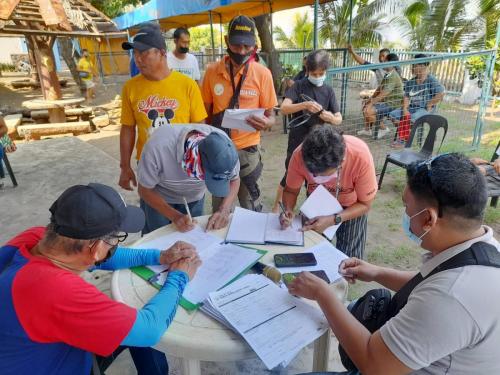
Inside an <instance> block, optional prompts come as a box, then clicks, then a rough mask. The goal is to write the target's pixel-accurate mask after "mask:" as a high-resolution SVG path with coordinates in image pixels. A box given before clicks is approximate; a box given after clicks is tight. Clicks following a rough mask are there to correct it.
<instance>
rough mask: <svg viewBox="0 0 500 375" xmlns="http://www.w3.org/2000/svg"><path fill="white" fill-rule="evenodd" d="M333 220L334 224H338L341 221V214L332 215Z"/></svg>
mask: <svg viewBox="0 0 500 375" xmlns="http://www.w3.org/2000/svg"><path fill="white" fill-rule="evenodd" d="M333 222H334V224H335V225H339V224H340V223H342V216H340V215H339V214H335V215H333Z"/></svg>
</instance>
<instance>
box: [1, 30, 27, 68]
mask: <svg viewBox="0 0 500 375" xmlns="http://www.w3.org/2000/svg"><path fill="white" fill-rule="evenodd" d="M26 51H27V50H26V44H25V42H24V38H20V37H12V38H10V37H0V63H5V64H12V60H11V58H10V55H11V54H20V53H26Z"/></svg>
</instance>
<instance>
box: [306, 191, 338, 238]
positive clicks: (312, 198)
mask: <svg viewBox="0 0 500 375" xmlns="http://www.w3.org/2000/svg"><path fill="white" fill-rule="evenodd" d="M342 210H343V208H342V206H341V205H340V203H339V201H338V200H337V198H335V197H334V196H333V195H332V194H331V193H330V192H329V191H328V190H326V188H325V187H324V186H323V185H318V187H317V188H316V189H314V191H313V192H312V193H311V195H309V197H308V198H307V199H306V201H305V202H304V203H303V204H302V207H300V212H302V213H303V214H304V215H305V216H306V217H307V218H308V219H314V218H315V217H318V216H327V215H333V214H338V213H339V212H341V211H342ZM341 225H342V224H339V225H332V226H331V227H328V228H326V229H325V231H324V232H323V234H324V235H325V236H326V237H327V238H328V239H329V240H331V239H332V238H333V237H334V236H335V233H336V232H337V229H339V227H340V226H341Z"/></svg>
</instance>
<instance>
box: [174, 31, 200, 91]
mask: <svg viewBox="0 0 500 375" xmlns="http://www.w3.org/2000/svg"><path fill="white" fill-rule="evenodd" d="M190 42H191V35H190V34H189V31H188V30H187V29H185V28H183V27H179V28H178V29H176V30H175V31H174V43H175V49H174V50H173V51H168V53H167V63H168V67H169V68H170V69H172V70H175V71H177V72H179V73H182V74H185V75H187V76H188V77H189V78H191V79H194V80H195V81H196V83H199V82H200V77H201V75H200V67H199V66H198V60H196V57H195V56H194V55H193V54H191V53H189V44H190Z"/></svg>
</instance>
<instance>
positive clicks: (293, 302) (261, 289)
mask: <svg viewBox="0 0 500 375" xmlns="http://www.w3.org/2000/svg"><path fill="white" fill-rule="evenodd" d="M202 311H205V312H207V313H208V314H209V315H211V316H213V317H215V318H216V316H219V317H220V316H222V317H223V319H224V321H225V323H226V324H228V325H229V326H230V327H231V328H232V329H233V330H235V331H236V332H238V333H239V334H240V335H241V336H242V337H243V338H244V339H245V340H246V341H247V342H248V344H249V345H250V346H251V347H252V349H253V350H254V351H255V352H256V353H257V355H258V356H259V357H260V359H261V360H262V361H263V362H264V364H265V365H266V367H267V368H268V369H272V368H274V367H276V366H277V365H279V364H281V363H283V362H285V363H288V362H289V361H290V360H291V359H292V358H293V357H294V356H295V355H297V353H298V352H299V351H300V350H301V349H302V348H304V347H305V346H307V345H308V344H310V343H311V342H313V341H314V340H316V339H317V338H318V337H320V336H321V335H322V334H323V333H325V332H326V330H327V329H328V322H327V321H326V318H325V316H324V315H323V313H322V312H321V310H319V309H318V308H315V307H313V306H311V305H309V304H307V303H305V302H304V301H303V300H300V299H298V298H296V297H293V296H292V295H290V294H289V293H288V292H287V291H286V290H283V289H281V288H280V287H278V286H277V285H276V284H274V283H273V282H272V281H271V280H269V279H267V278H266V277H264V276H262V275H254V274H251V275H246V276H244V277H242V278H241V279H239V280H237V281H235V282H234V283H232V284H230V285H228V286H227V287H225V288H223V289H221V290H220V291H218V292H213V293H210V295H209V298H208V299H207V301H206V302H205V304H204V305H203V307H202ZM216 319H217V318H216ZM224 321H223V322H224Z"/></svg>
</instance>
